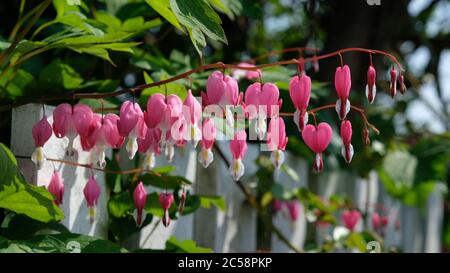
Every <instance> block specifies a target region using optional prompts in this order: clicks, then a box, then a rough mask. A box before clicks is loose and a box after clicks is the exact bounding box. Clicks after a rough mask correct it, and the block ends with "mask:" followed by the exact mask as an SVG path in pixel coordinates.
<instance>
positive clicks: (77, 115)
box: [53, 103, 94, 156]
mask: <svg viewBox="0 0 450 273" xmlns="http://www.w3.org/2000/svg"><path fill="white" fill-rule="evenodd" d="M93 120H94V113H93V112H92V110H91V108H89V106H87V105H84V104H80V103H79V104H77V105H75V106H73V107H72V105H70V104H68V103H62V104H60V105H58V106H57V107H56V108H55V110H54V111H53V132H54V133H55V135H56V137H58V138H63V137H65V136H67V138H68V139H69V145H68V147H67V152H66V153H67V155H69V156H73V155H74V154H75V151H74V149H73V140H74V139H75V137H76V136H77V135H80V136H81V137H82V136H85V135H86V134H87V133H88V131H89V127H90V125H91V123H92V122H93Z"/></svg>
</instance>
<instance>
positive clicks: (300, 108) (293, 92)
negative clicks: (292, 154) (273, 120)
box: [289, 75, 311, 132]
mask: <svg viewBox="0 0 450 273" xmlns="http://www.w3.org/2000/svg"><path fill="white" fill-rule="evenodd" d="M289 95H290V96H291V100H292V103H293V104H294V106H295V109H296V111H295V113H294V122H295V124H297V127H298V129H299V130H300V132H301V131H302V130H303V128H304V127H305V125H306V124H307V123H308V112H307V111H306V109H307V108H308V104H309V99H310V97H311V78H310V77H308V76H306V75H302V76H301V77H299V76H294V77H292V79H291V81H290V82H289Z"/></svg>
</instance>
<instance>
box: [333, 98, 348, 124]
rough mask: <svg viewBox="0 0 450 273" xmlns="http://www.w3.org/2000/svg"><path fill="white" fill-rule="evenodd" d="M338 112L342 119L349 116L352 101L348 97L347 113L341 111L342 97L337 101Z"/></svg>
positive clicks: (346, 103)
mask: <svg viewBox="0 0 450 273" xmlns="http://www.w3.org/2000/svg"><path fill="white" fill-rule="evenodd" d="M335 109H336V112H337V113H338V115H339V118H340V119H341V120H343V119H345V117H346V116H347V114H348V112H350V101H349V100H348V99H347V101H346V102H345V113H341V109H342V101H341V99H338V100H337V101H336V107H335Z"/></svg>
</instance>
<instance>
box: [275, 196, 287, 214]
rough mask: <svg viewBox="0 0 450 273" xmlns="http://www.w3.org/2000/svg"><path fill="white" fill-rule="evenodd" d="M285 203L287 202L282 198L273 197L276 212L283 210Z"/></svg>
mask: <svg viewBox="0 0 450 273" xmlns="http://www.w3.org/2000/svg"><path fill="white" fill-rule="evenodd" d="M284 205H285V203H284V202H283V201H282V200H279V199H273V201H272V208H273V211H274V212H275V213H277V212H279V211H281V210H282V209H283V206H284Z"/></svg>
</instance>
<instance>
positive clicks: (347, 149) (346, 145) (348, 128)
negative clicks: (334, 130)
mask: <svg viewBox="0 0 450 273" xmlns="http://www.w3.org/2000/svg"><path fill="white" fill-rule="evenodd" d="M341 138H342V145H343V146H342V149H341V154H342V156H343V157H344V159H345V161H346V162H347V163H350V161H352V158H353V154H354V150H353V145H352V144H351V141H352V124H351V123H350V121H349V120H343V121H342V122H341Z"/></svg>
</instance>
